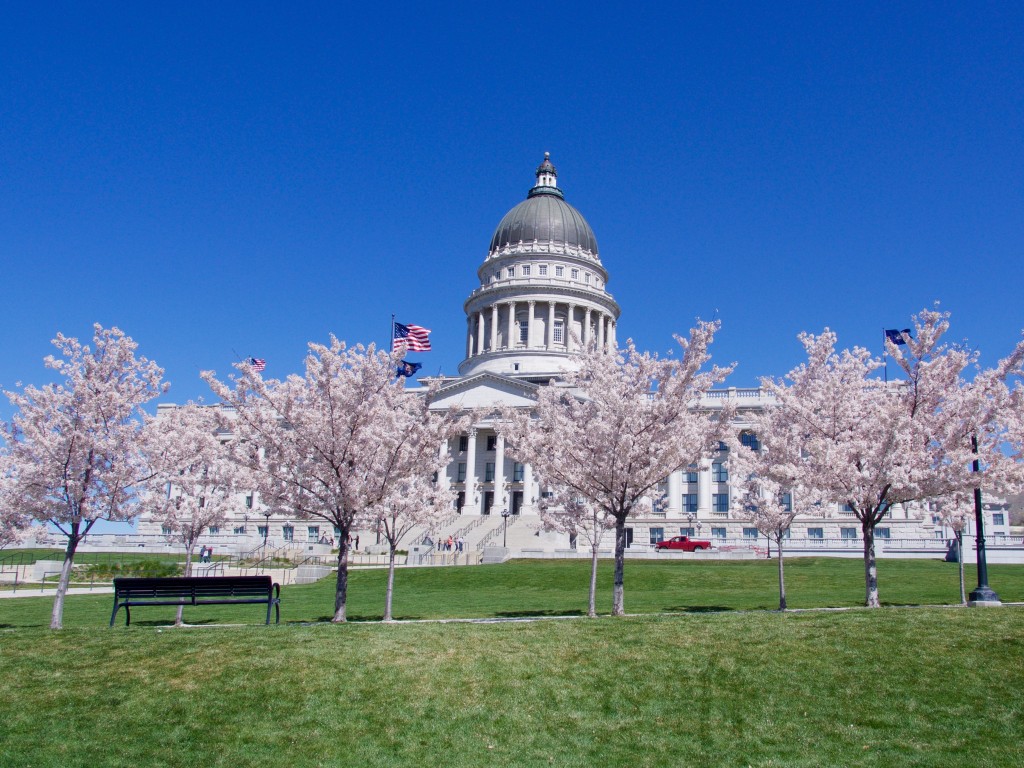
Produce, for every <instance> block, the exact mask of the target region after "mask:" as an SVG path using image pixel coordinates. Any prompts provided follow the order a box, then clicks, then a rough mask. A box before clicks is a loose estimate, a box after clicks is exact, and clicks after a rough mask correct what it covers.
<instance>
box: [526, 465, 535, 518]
mask: <svg viewBox="0 0 1024 768" xmlns="http://www.w3.org/2000/svg"><path fill="white" fill-rule="evenodd" d="M536 498H537V492H536V491H535V490H534V488H533V466H532V465H531V464H524V465H523V511H524V512H525V511H526V510H530V513H531V514H537V504H536V502H535V501H534V499H536Z"/></svg>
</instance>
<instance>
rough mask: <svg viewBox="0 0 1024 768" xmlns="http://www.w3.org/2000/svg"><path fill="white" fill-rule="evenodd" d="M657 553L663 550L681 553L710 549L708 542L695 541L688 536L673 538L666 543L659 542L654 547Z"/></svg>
mask: <svg viewBox="0 0 1024 768" xmlns="http://www.w3.org/2000/svg"><path fill="white" fill-rule="evenodd" d="M654 549H655V551H657V552H661V550H663V549H681V550H682V551H683V552H697V551H699V550H701V549H711V542H710V541H697V540H695V539H691V538H690V537H689V536H673V537H672V538H671V539H669V540H668V541H659V542H658V543H657V544H655V545H654Z"/></svg>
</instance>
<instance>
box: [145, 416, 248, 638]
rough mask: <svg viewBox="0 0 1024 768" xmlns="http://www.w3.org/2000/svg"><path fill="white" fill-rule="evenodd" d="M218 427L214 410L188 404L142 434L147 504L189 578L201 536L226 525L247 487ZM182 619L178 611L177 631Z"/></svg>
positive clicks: (180, 609) (159, 419) (153, 424)
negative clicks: (180, 552) (177, 547)
mask: <svg viewBox="0 0 1024 768" xmlns="http://www.w3.org/2000/svg"><path fill="white" fill-rule="evenodd" d="M217 428H218V418H217V413H216V409H215V408H211V407H209V406H200V405H197V404H195V403H189V404H187V405H184V406H182V407H180V408H175V409H174V410H173V411H170V412H168V413H164V414H161V415H160V416H159V417H157V418H154V419H151V420H150V421H149V423H148V424H147V425H146V427H145V429H144V432H145V445H146V456H147V460H148V462H149V466H150V469H151V471H152V477H151V479H150V480H149V481H148V482H147V484H146V491H145V495H144V497H143V504H144V505H145V507H146V508H147V509H148V510H149V511H150V512H151V514H152V516H153V519H154V520H156V521H157V522H160V523H162V525H163V527H164V528H165V529H167V530H168V531H169V532H168V534H167V536H168V538H169V539H170V540H171V541H174V542H178V543H180V544H181V545H182V546H183V548H184V550H185V574H184V575H185V576H191V575H192V556H193V553H194V552H195V548H196V544H197V543H198V541H199V537H200V536H202V535H203V534H204V533H205V532H206V531H207V530H209V528H210V527H211V526H214V525H220V524H222V523H224V522H225V520H226V519H227V517H228V514H229V513H230V511H231V509H232V507H234V506H235V505H236V504H237V501H236V499H235V494H236V493H237V492H238V490H239V489H240V488H242V487H243V480H244V474H243V471H242V469H241V467H240V466H239V465H238V464H236V463H235V462H233V461H231V459H230V457H229V455H228V452H227V451H226V450H225V449H224V446H223V445H222V443H221V440H220V438H218V436H217V434H216V433H217ZM181 617H182V606H178V613H177V617H176V619H175V624H176V625H178V626H181V623H182V618H181Z"/></svg>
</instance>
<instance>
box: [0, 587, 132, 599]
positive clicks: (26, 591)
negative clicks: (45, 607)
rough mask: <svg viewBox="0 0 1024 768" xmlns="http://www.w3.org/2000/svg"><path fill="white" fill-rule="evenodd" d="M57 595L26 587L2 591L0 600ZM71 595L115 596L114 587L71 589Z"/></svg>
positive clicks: (53, 591)
mask: <svg viewBox="0 0 1024 768" xmlns="http://www.w3.org/2000/svg"><path fill="white" fill-rule="evenodd" d="M56 593H57V590H56V589H44V590H40V589H39V587H35V588H33V587H31V586H26V587H25V588H23V589H19V590H18V591H17V592H15V591H14V590H12V589H3V590H0V599H3V598H5V597H53V596H54V595H55V594H56ZM68 594H69V595H112V594H114V588H113V587H94V588H93V589H89V588H88V587H71V588H70V589H68Z"/></svg>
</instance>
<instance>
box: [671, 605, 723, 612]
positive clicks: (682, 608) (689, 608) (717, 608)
mask: <svg viewBox="0 0 1024 768" xmlns="http://www.w3.org/2000/svg"><path fill="white" fill-rule="evenodd" d="M662 610H663V611H664V612H665V613H726V612H728V611H735V610H736V609H735V608H733V607H732V606H731V605H669V606H666V607H664V608H662Z"/></svg>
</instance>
